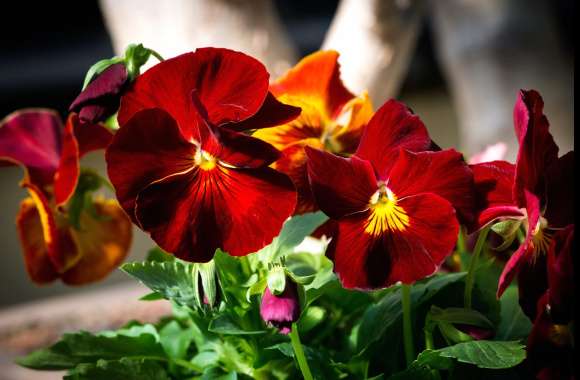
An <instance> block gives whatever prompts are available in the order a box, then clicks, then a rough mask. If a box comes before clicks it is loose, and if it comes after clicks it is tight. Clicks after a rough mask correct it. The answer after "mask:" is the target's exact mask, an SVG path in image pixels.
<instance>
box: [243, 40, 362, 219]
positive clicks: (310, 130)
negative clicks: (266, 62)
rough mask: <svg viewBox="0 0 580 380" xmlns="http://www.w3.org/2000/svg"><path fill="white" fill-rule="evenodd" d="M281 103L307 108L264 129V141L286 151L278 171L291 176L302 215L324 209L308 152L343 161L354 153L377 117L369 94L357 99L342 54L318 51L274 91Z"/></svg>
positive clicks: (260, 132)
mask: <svg viewBox="0 0 580 380" xmlns="http://www.w3.org/2000/svg"><path fill="white" fill-rule="evenodd" d="M270 91H272V93H273V94H274V95H275V96H276V97H277V98H278V99H280V100H281V101H283V102H285V103H288V104H291V105H294V106H297V107H301V108H302V113H301V114H300V116H299V117H298V118H296V119H295V120H292V121H290V122H288V123H285V124H280V125H277V126H275V127H272V128H266V129H260V130H258V131H256V132H255V133H254V135H253V136H254V137H257V138H260V139H262V140H264V141H266V142H268V143H270V144H272V145H273V146H274V147H276V148H277V149H280V150H281V151H282V157H281V159H280V160H278V161H276V162H275V163H274V164H273V167H274V168H275V169H277V170H280V171H282V172H283V173H286V174H288V175H289V176H290V178H291V179H292V181H293V182H294V184H295V186H296V189H297V190H298V204H297V205H296V211H295V213H297V214H302V213H305V212H312V211H315V210H317V209H318V207H317V206H316V203H315V202H314V198H313V196H312V191H311V190H310V185H309V183H308V174H307V171H306V154H305V152H304V147H306V146H310V147H313V148H317V149H322V150H325V151H328V152H331V153H334V154H338V155H341V156H348V155H351V154H353V153H354V151H355V150H356V147H357V145H358V142H359V140H360V137H361V135H362V131H363V128H364V126H365V125H366V124H367V123H368V121H369V120H370V118H371V116H372V114H373V107H372V104H371V101H370V98H369V96H368V94H367V93H366V92H365V93H363V94H361V96H357V97H355V95H353V94H351V93H350V91H348V90H347V89H346V88H345V86H344V85H343V83H342V82H341V80H340V65H339V64H338V53H337V52H336V51H318V52H316V53H313V54H310V55H309V56H307V57H305V58H304V59H302V60H301V61H300V62H299V63H298V64H297V65H296V66H295V67H293V68H292V69H290V70H289V71H288V72H287V73H286V74H284V75H283V76H282V77H281V78H279V79H277V80H276V81H275V82H274V83H273V84H271V85H270Z"/></svg>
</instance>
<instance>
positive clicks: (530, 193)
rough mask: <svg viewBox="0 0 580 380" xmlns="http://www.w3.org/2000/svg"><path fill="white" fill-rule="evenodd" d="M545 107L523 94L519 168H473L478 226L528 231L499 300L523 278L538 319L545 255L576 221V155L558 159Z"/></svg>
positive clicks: (524, 297) (524, 300)
mask: <svg viewBox="0 0 580 380" xmlns="http://www.w3.org/2000/svg"><path fill="white" fill-rule="evenodd" d="M543 107H544V103H543V100H542V98H541V96H540V94H538V93H537V92H536V91H533V90H530V91H524V90H522V91H520V92H519V94H518V98H517V101H516V105H515V107H514V126H515V131H516V136H517V138H518V141H519V144H520V147H519V151H518V156H517V161H516V164H515V165H512V164H510V163H507V162H505V161H493V162H488V163H482V164H476V165H472V167H471V168H472V170H473V174H474V179H475V183H476V188H477V193H478V201H479V205H478V220H477V222H478V226H479V227H483V226H485V225H487V224H489V223H492V222H496V221H498V220H507V219H512V220H515V221H518V222H521V223H523V225H524V227H525V228H526V230H527V233H526V236H525V239H524V242H523V243H522V244H521V245H520V247H519V248H518V249H517V250H516V251H515V252H514V254H513V255H512V256H511V257H510V259H509V260H508V262H507V264H506V265H505V267H504V270H503V272H502V274H501V277H500V281H499V284H498V296H501V294H502V293H503V292H504V290H505V289H506V288H507V286H508V285H509V284H510V283H511V281H512V280H513V279H514V277H515V276H516V275H518V274H519V279H520V286H519V290H520V303H521V304H522V307H523V308H524V311H525V312H526V314H528V315H529V316H532V318H533V316H534V315H535V309H536V302H537V298H538V296H539V295H540V294H541V293H542V290H541V289H543V288H545V281H546V275H545V254H546V253H547V251H548V247H549V246H550V240H551V238H552V235H553V234H554V232H555V231H557V230H558V229H562V228H564V227H566V226H567V225H569V224H571V223H573V221H574V219H573V215H572V212H573V207H570V202H571V200H572V195H573V191H574V183H573V176H572V173H573V170H574V152H573V151H572V152H568V153H567V154H565V155H564V156H562V157H558V146H557V145H556V143H555V142H554V139H553V138H552V135H551V134H550V131H549V123H548V120H547V118H546V116H545V115H544V114H543ZM526 279H529V281H526ZM542 279H543V280H542Z"/></svg>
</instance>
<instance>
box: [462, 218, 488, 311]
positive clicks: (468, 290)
mask: <svg viewBox="0 0 580 380" xmlns="http://www.w3.org/2000/svg"><path fill="white" fill-rule="evenodd" d="M488 232H489V227H485V228H484V229H483V230H481V231H480V232H479V236H478V237H477V242H476V243H475V248H474V249H473V253H472V254H471V261H470V262H469V269H468V270H467V278H466V279H465V293H464V295H463V303H464V305H465V308H466V309H471V295H472V293H473V285H474V283H475V270H476V267H477V261H478V260H479V256H480V255H481V251H482V250H483V247H484V245H485V241H486V239H487V234H488Z"/></svg>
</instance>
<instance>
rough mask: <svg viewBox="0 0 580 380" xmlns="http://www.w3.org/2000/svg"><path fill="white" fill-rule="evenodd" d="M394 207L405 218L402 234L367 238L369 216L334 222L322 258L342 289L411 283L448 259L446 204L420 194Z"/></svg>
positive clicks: (453, 228)
mask: <svg viewBox="0 0 580 380" xmlns="http://www.w3.org/2000/svg"><path fill="white" fill-rule="evenodd" d="M399 206H400V207H401V208H402V209H403V210H404V211H405V212H406V213H407V215H408V217H409V226H408V227H407V228H406V229H405V230H403V231H396V232H392V231H386V232H384V233H383V234H382V235H380V236H373V235H371V234H369V233H367V232H366V231H365V225H366V223H367V217H369V212H365V213H362V214H357V215H353V216H350V217H346V218H343V219H341V220H340V221H339V223H338V232H337V233H336V235H335V236H334V238H333V240H332V241H331V243H330V246H329V248H328V251H329V252H328V254H329V256H330V257H333V260H334V269H335V271H336V273H337V275H338V277H339V278H340V280H341V282H342V285H343V286H344V287H345V288H359V289H377V288H384V287H387V286H389V285H392V284H394V283H396V282H397V281H402V282H403V283H407V284H409V283H413V282H415V281H418V280H420V279H422V278H425V277H427V276H429V275H431V274H433V273H434V272H435V271H436V270H437V269H438V268H439V266H440V265H441V264H442V263H443V261H444V260H445V258H446V257H447V256H448V255H449V254H451V252H452V250H453V247H454V246H455V242H456V240H457V234H458V232H459V224H458V223H457V219H456V217H455V211H454V210H453V207H452V206H451V204H450V203H449V202H447V201H446V200H445V199H443V198H441V197H439V196H437V195H435V194H421V195H416V196H412V197H407V198H404V199H400V200H399Z"/></svg>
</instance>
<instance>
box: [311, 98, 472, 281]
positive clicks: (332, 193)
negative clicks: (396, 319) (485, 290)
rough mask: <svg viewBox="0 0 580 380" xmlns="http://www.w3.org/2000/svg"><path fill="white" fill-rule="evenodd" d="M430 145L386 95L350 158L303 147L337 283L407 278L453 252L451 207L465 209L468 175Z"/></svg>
mask: <svg viewBox="0 0 580 380" xmlns="http://www.w3.org/2000/svg"><path fill="white" fill-rule="evenodd" d="M431 146H432V143H431V139H430V138H429V135H428V134H427V130H426V129H425V126H424V125H423V123H422V122H421V120H419V118H418V117H417V116H414V115H412V114H411V112H410V111H409V110H408V109H407V108H406V107H405V106H404V105H403V104H401V103H398V102H395V101H392V100H391V101H389V102H387V103H385V104H384V105H383V106H382V107H381V108H380V109H379V110H378V111H377V113H376V114H375V115H374V116H373V118H372V119H371V120H370V122H369V124H368V125H367V127H366V128H365V131H364V133H363V136H362V139H361V141H360V144H359V146H358V149H357V151H356V153H355V154H354V155H353V156H352V157H351V158H343V157H338V156H335V155H333V154H330V153H327V152H323V151H320V150H316V149H312V148H306V153H307V155H308V174H309V177H310V183H311V186H312V190H313V193H314V197H315V198H316V201H317V203H318V205H319V206H320V208H321V209H322V211H324V212H325V213H326V214H327V215H328V216H329V217H330V218H331V219H333V220H335V221H337V224H338V227H337V230H336V233H335V235H334V237H333V239H332V241H331V243H330V246H329V248H328V254H329V256H330V257H331V258H332V259H333V261H334V269H335V271H336V273H337V274H338V276H339V278H340V280H341V282H342V284H343V286H344V287H346V288H361V289H374V288H381V287H386V286H389V285H391V284H394V283H395V282H397V281H402V282H404V283H412V282H414V281H417V280H419V279H422V278H424V277H426V276H428V275H430V274H432V273H434V272H435V271H436V270H437V268H438V267H439V265H440V264H441V263H442V262H443V260H444V259H445V257H447V256H448V255H449V254H450V253H451V252H452V250H453V247H454V246H455V242H456V240H457V233H458V231H459V223H458V220H457V216H456V210H457V214H458V215H462V216H463V217H462V218H464V219H469V218H470V216H471V215H470V213H471V209H472V207H473V205H472V201H473V199H472V198H473V195H472V192H473V188H472V187H473V178H472V175H471V172H470V170H469V168H468V167H467V165H466V164H465V162H464V161H463V158H462V156H461V154H459V153H458V152H456V151H454V150H444V151H438V152H431V151H425V150H427V149H429V148H430V147H431Z"/></svg>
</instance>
